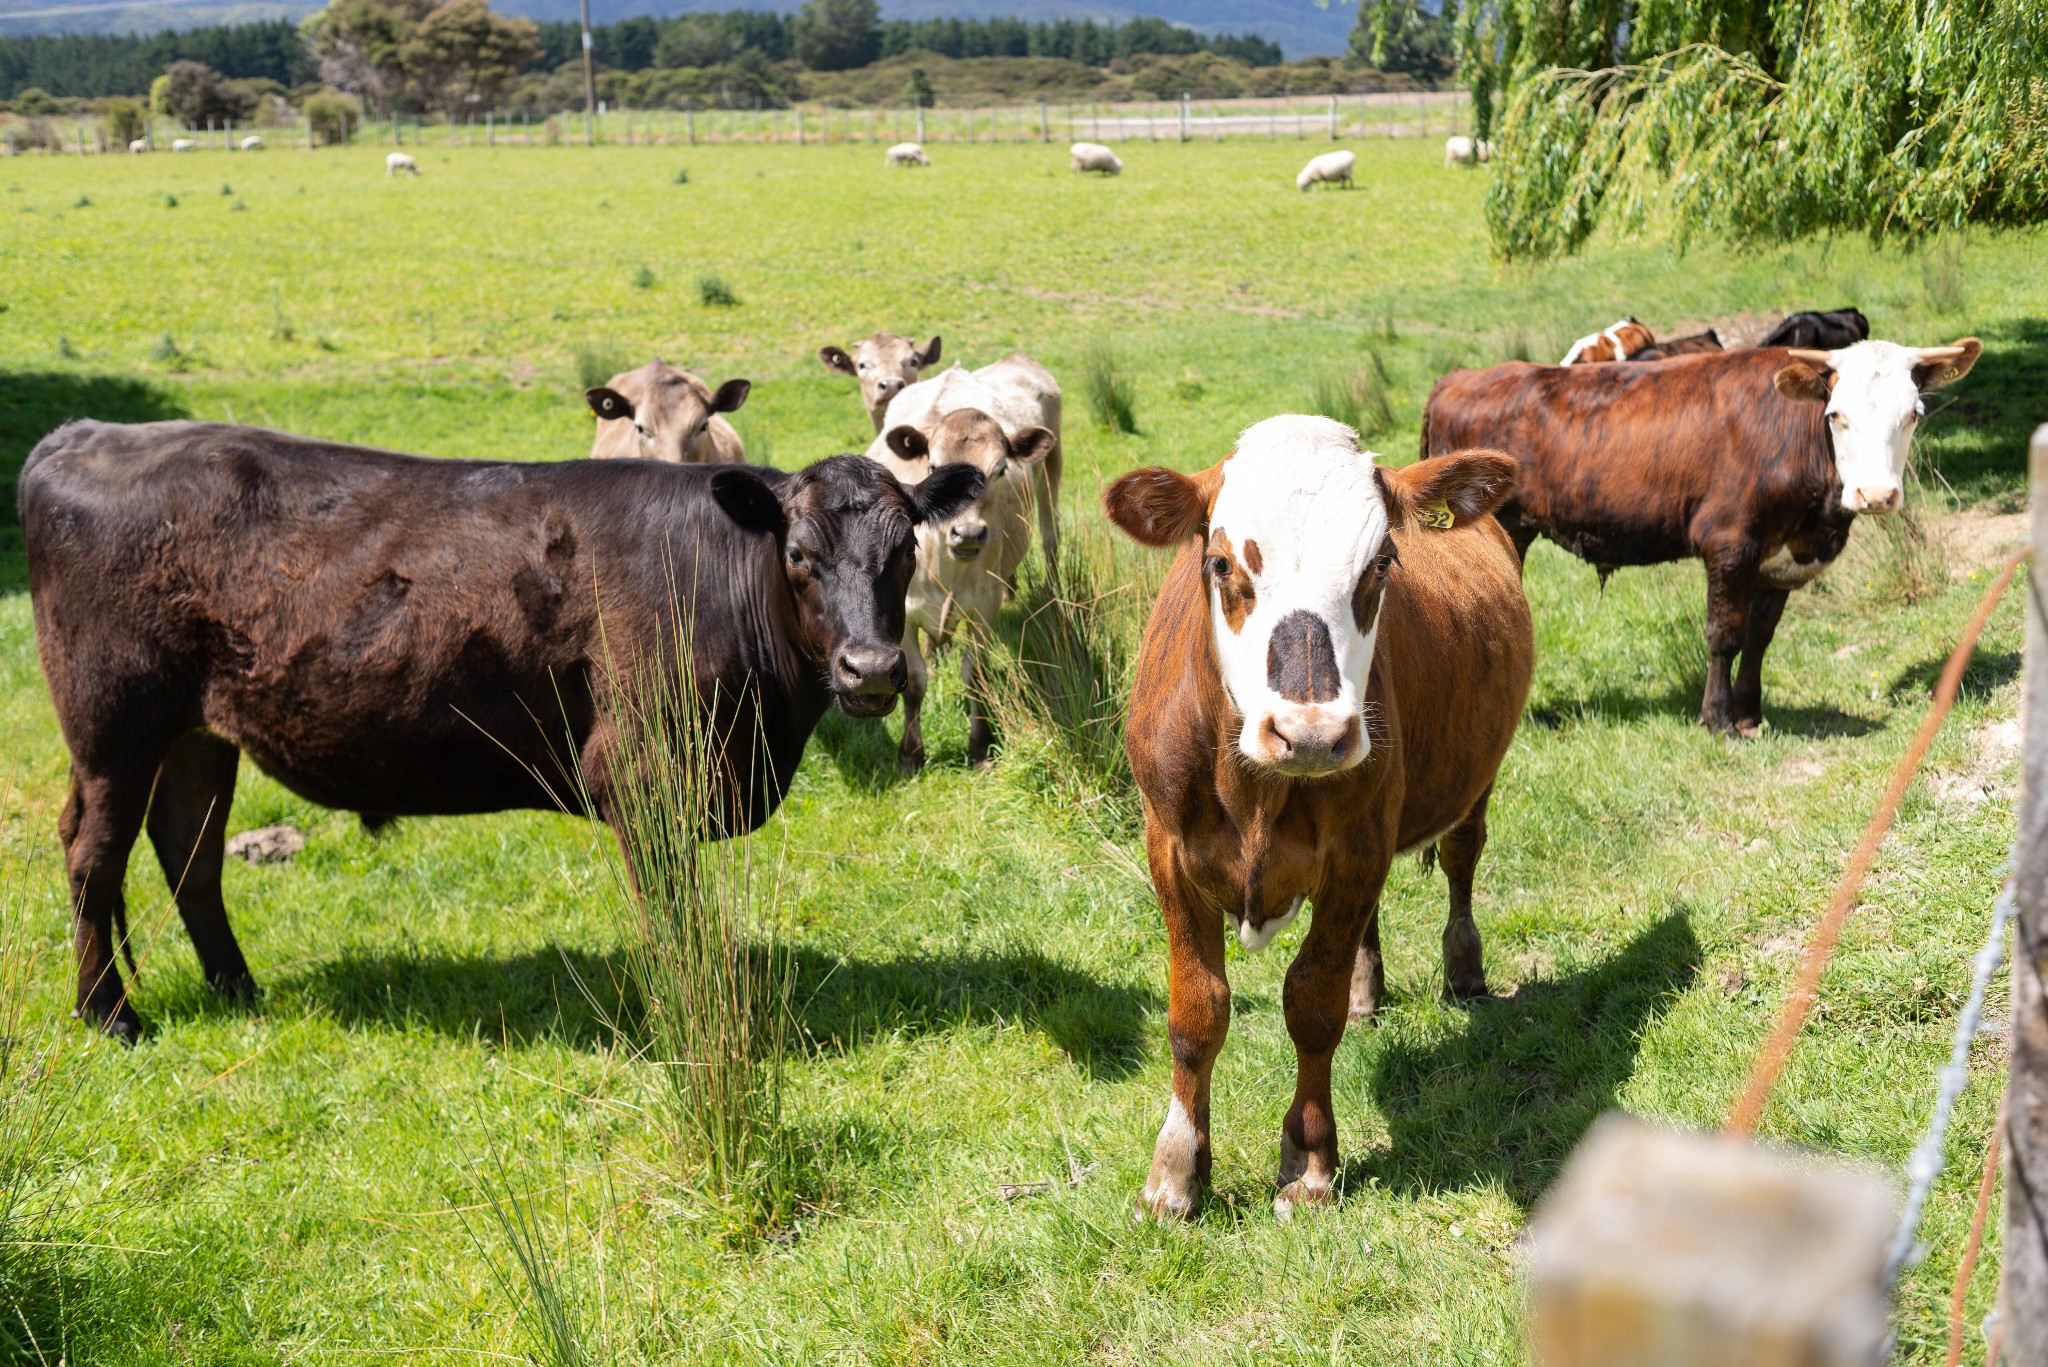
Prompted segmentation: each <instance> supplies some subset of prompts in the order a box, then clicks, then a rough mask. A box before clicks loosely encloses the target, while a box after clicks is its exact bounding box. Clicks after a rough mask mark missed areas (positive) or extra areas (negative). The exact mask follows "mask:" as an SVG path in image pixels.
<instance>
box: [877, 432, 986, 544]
mask: <svg viewBox="0 0 2048 1367" xmlns="http://www.w3.org/2000/svg"><path fill="white" fill-rule="evenodd" d="M896 430H897V431H899V432H900V431H903V430H905V429H903V428H900V427H899V428H897V429H896ZM985 482H986V481H985V478H984V476H983V475H982V473H981V470H980V469H979V468H978V467H976V466H972V465H968V464H965V463H962V464H958V465H941V466H940V467H939V468H938V469H936V470H934V471H932V472H931V474H929V475H927V476H926V477H925V479H924V480H923V482H921V483H918V484H913V485H910V486H908V488H907V492H908V493H909V494H910V502H911V504H912V506H914V507H915V508H916V509H917V520H918V521H919V522H944V521H945V520H946V519H947V518H950V517H955V516H958V515H959V514H961V513H964V512H966V511H967V509H968V508H969V507H970V506H972V504H973V503H974V500H976V499H977V498H980V497H981V490H982V485H983V484H984V483H985Z"/></svg>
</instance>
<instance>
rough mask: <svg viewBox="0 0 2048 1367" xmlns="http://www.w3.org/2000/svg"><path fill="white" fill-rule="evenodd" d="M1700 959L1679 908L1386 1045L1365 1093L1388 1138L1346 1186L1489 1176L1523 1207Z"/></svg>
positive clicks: (1611, 1093) (1418, 1184)
mask: <svg viewBox="0 0 2048 1367" xmlns="http://www.w3.org/2000/svg"><path fill="white" fill-rule="evenodd" d="M1700 957H1701V955H1700V945H1699V941H1698V939H1697V938H1696V937H1695V936H1694V935H1693V930H1692V924H1691V920H1690V918H1689V915H1688V913H1687V912H1686V911H1685V910H1684V909H1683V908H1681V909H1679V910H1677V911H1674V912H1673V913H1672V914H1671V915H1669V916H1666V917H1665V918H1664V919H1663V920H1661V921H1658V922H1657V923H1656V924H1655V925H1653V926H1650V927H1649V928H1648V929H1646V930H1644V931H1643V932H1642V933H1641V934H1639V935H1637V936H1636V937H1635V938H1634V939H1633V940H1631V941H1630V942H1629V943H1628V945H1627V946H1626V947H1624V948H1623V949H1622V951H1621V952H1620V953H1618V954H1616V955H1614V956H1612V957H1611V958H1608V959H1605V960H1603V961H1602V962H1600V963H1597V964H1594V965H1592V966H1591V967H1589V968H1586V969H1584V970H1582V971H1580V972H1577V973H1572V974H1568V975H1566V976H1564V977H1561V978H1554V979H1548V980H1541V981H1536V982H1530V983H1524V984H1523V985H1522V986H1521V987H1520V988H1519V989H1517V991H1516V992H1515V993H1514V995H1513V996H1510V997H1501V998H1496V999H1492V1000H1488V1001H1483V1002H1479V1003H1477V1004H1475V1005H1474V1006H1473V1007H1472V1009H1471V1011H1470V1012H1469V1013H1468V1015H1467V1016H1466V1021H1465V1027H1464V1029H1462V1030H1460V1031H1458V1032H1457V1033H1456V1034H1455V1035H1452V1036H1451V1037H1449V1038H1445V1039H1440V1040H1435V1041H1431V1042H1427V1043H1423V1042H1415V1043H1404V1042H1400V1041H1394V1042H1391V1043H1389V1044H1388V1045H1387V1046H1386V1047H1385V1048H1384V1049H1382V1051H1381V1053H1380V1055H1379V1059H1378V1061H1377V1063H1376V1064H1375V1065H1374V1068H1373V1074H1372V1081H1371V1087H1372V1096H1373V1101H1374V1103H1375V1104H1376V1105H1377V1106H1378V1108H1379V1110H1380V1113H1381V1114H1382V1115H1383V1116H1384V1117H1385V1118H1386V1123H1387V1128H1388V1132H1389V1136H1390V1139H1391V1142H1390V1144H1389V1145H1388V1146H1387V1147H1386V1148H1384V1149H1378V1150H1375V1151H1374V1152H1372V1153H1370V1154H1366V1155H1363V1156H1361V1157H1360V1158H1357V1159H1354V1160H1353V1161H1352V1162H1351V1163H1350V1164H1349V1165H1347V1166H1348V1168H1349V1171H1348V1173H1347V1179H1348V1181H1349V1182H1352V1183H1361V1182H1363V1181H1364V1180H1365V1179H1367V1178H1371V1179H1376V1180H1377V1181H1378V1182H1379V1183H1380V1185H1382V1186H1383V1187H1387V1188H1390V1189H1392V1190H1394V1191H1398V1192H1401V1193H1404V1194H1419V1193H1423V1192H1430V1191H1441V1190H1444V1189H1446V1188H1469V1187H1473V1186H1478V1185H1482V1184H1487V1183H1491V1182H1498V1183H1500V1185H1501V1186H1502V1187H1503V1188H1504V1189H1505V1190H1506V1191H1507V1192H1508V1194H1509V1195H1510V1196H1511V1197H1513V1198H1514V1199H1515V1200H1516V1201H1518V1202H1520V1203H1521V1204H1522V1205H1523V1206H1525V1207H1526V1206H1528V1205H1529V1204H1530V1203H1532V1202H1533V1201H1534V1200H1535V1199H1536V1197H1537V1196H1539V1195H1541V1194H1542V1192H1543V1189H1544V1188H1545V1187H1547V1186H1548V1185H1549V1184H1550V1182H1551V1180H1552V1179H1553V1178H1554V1177H1556V1175H1557V1172H1558V1169H1559V1167H1560V1166H1561V1165H1562V1164H1563V1162H1564V1159H1565V1156H1566V1155H1567V1154H1569V1153H1570V1152H1571V1150H1572V1148H1573V1146H1574V1145H1576V1144H1577V1143H1578V1141H1579V1137H1580V1136H1581V1135H1583V1134H1584V1133H1585V1131H1586V1128H1587V1126H1589V1125H1591V1124H1592V1123H1593V1121H1594V1120H1595V1119H1596V1118H1598V1117H1599V1116H1600V1115H1601V1114H1602V1113H1603V1112H1605V1111H1608V1110H1611V1109H1612V1108H1613V1107H1614V1104H1615V1096H1616V1094H1617V1093H1618V1092H1619V1091H1620V1089H1621V1087H1622V1085H1623V1084H1624V1083H1626V1082H1627V1081H1628V1079H1629V1077H1630V1076H1631V1075H1632V1074H1633V1073H1634V1071H1635V1061H1636V1051H1637V1050H1638V1048H1639V1047H1640V1046H1641V1041H1642V1038H1643V1035H1644V1032H1645V1031H1646V1030H1647V1029H1648V1028H1649V1026H1650V1025H1651V1024H1652V1023H1653V1022H1654V1021H1655V1020H1656V1019H1657V1018H1658V1017H1659V1016H1661V1015H1663V1014H1664V1013H1665V1012H1666V1011H1668V1010H1670V1008H1671V1007H1672V1005H1673V1004H1674V1003H1675V1002H1676V1001H1677V1000H1678V998H1679V997H1680V995H1682V994H1683V993H1684V992H1685V990H1686V988H1687V987H1688V986H1689V985H1690V984H1691V983H1692V981H1693V979H1694V978H1695V977H1696V976H1697V975H1698V973H1699V969H1700Z"/></svg>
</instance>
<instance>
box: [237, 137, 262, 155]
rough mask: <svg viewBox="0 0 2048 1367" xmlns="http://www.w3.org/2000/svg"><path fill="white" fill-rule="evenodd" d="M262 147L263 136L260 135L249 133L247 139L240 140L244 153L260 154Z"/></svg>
mask: <svg viewBox="0 0 2048 1367" xmlns="http://www.w3.org/2000/svg"><path fill="white" fill-rule="evenodd" d="M263 146H264V143H263V135H262V134H261V133H251V134H250V135H249V136H248V137H246V138H243V139H242V150H243V151H244V152H261V151H262V150H263Z"/></svg>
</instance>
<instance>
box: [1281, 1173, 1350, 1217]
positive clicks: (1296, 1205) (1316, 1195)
mask: <svg viewBox="0 0 2048 1367" xmlns="http://www.w3.org/2000/svg"><path fill="white" fill-rule="evenodd" d="M1336 1199H1337V1193H1336V1191H1335V1190H1334V1189H1333V1188H1332V1187H1331V1186H1330V1184H1329V1183H1328V1182H1324V1181H1318V1180H1316V1179H1314V1178H1312V1177H1299V1178H1296V1179H1295V1180H1294V1181H1292V1182H1289V1183H1288V1184H1287V1185H1286V1186H1284V1187H1282V1188H1280V1190H1279V1192H1278V1194H1276V1195H1275V1196H1274V1197H1273V1218H1274V1219H1276V1220H1292V1219H1293V1218H1294V1213H1295V1212H1296V1211H1297V1210H1308V1209H1314V1208H1315V1207H1317V1206H1327V1205H1329V1204H1331V1203H1332V1202H1334V1201H1335V1200H1336Z"/></svg>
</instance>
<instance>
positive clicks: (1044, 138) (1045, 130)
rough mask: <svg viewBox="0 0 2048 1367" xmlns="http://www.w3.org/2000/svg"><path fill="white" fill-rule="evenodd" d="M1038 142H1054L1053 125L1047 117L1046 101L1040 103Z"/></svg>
mask: <svg viewBox="0 0 2048 1367" xmlns="http://www.w3.org/2000/svg"><path fill="white" fill-rule="evenodd" d="M1038 140H1039V141H1040V142H1051V141H1052V123H1051V122H1050V121H1049V120H1048V119H1047V118H1046V116H1045V101H1044V100H1040V101H1039V102H1038Z"/></svg>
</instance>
